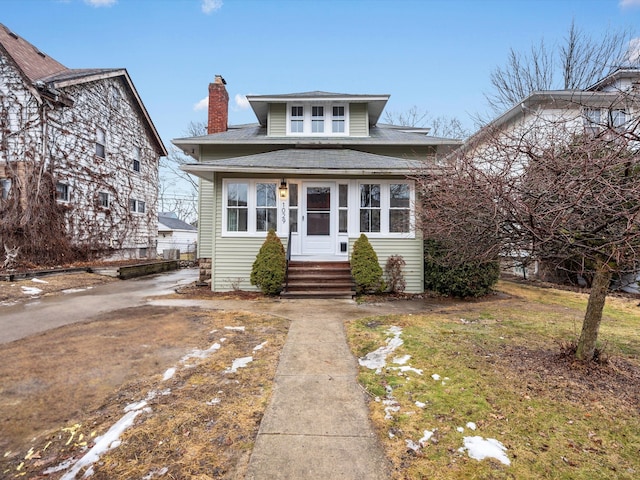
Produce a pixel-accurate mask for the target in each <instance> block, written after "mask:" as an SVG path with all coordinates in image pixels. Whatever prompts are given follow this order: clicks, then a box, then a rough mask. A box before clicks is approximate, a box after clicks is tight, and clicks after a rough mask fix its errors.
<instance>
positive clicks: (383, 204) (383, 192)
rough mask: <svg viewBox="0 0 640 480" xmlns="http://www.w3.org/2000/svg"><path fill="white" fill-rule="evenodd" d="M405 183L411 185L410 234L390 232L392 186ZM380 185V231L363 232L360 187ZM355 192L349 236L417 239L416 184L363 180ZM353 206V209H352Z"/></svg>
mask: <svg viewBox="0 0 640 480" xmlns="http://www.w3.org/2000/svg"><path fill="white" fill-rule="evenodd" d="M398 183H404V184H407V185H409V231H408V232H390V231H389V211H390V207H391V185H392V184H394V185H395V184H398ZM372 184H375V185H380V231H379V232H361V231H360V186H361V185H372ZM354 190H355V192H354V194H353V195H352V196H351V198H350V200H354V201H353V202H352V203H350V207H349V210H351V217H350V219H349V225H350V226H353V228H350V230H349V235H350V236H353V235H354V234H356V235H360V234H361V233H364V234H365V235H366V236H367V237H369V238H415V236H416V231H415V183H414V182H413V181H411V180H406V179H398V180H380V179H375V178H372V179H362V180H358V181H357V182H356V188H355V189H354ZM351 205H353V208H352V207H351Z"/></svg>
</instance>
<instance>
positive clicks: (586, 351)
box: [576, 262, 611, 361]
mask: <svg viewBox="0 0 640 480" xmlns="http://www.w3.org/2000/svg"><path fill="white" fill-rule="evenodd" d="M610 282H611V270H610V269H609V268H608V267H607V264H606V263H604V262H599V263H598V265H597V268H596V272H595V275H594V276H593V282H592V284H591V293H590V294H589V302H588V303H587V312H586V313H585V315H584V322H583V323H582V333H581V334H580V340H578V348H577V350H576V357H577V358H578V360H582V361H590V360H593V356H594V354H595V351H596V341H597V340H598V331H599V330H600V321H601V320H602V310H603V308H604V302H605V300H606V299H607V292H608V291H609V283H610Z"/></svg>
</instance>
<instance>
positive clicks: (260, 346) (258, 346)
mask: <svg viewBox="0 0 640 480" xmlns="http://www.w3.org/2000/svg"><path fill="white" fill-rule="evenodd" d="M266 344H267V342H262V343H261V344H260V345H256V346H255V347H253V351H254V352H257V351H258V350H262V349H263V348H264V346H265V345H266Z"/></svg>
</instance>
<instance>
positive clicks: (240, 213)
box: [226, 183, 249, 232]
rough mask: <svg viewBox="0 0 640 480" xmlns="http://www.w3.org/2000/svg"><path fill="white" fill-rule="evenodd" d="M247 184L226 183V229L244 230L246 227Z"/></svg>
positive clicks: (230, 230) (233, 230)
mask: <svg viewBox="0 0 640 480" xmlns="http://www.w3.org/2000/svg"><path fill="white" fill-rule="evenodd" d="M248 187H249V186H248V185H247V184H246V183H228V184H227V202H226V204H227V231H229V232H246V231H247V227H248V212H249V210H248V206H249V203H248V197H247V193H248Z"/></svg>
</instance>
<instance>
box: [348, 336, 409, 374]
mask: <svg viewBox="0 0 640 480" xmlns="http://www.w3.org/2000/svg"><path fill="white" fill-rule="evenodd" d="M386 333H389V334H391V335H393V336H392V337H389V338H387V339H386V340H385V343H386V345H385V346H384V347H380V348H378V349H377V350H374V351H373V352H369V353H367V354H366V355H365V356H364V357H362V358H359V359H358V363H359V364H360V365H362V366H363V367H366V368H369V369H371V370H375V371H376V373H380V372H381V371H382V367H384V366H385V365H386V364H387V356H389V355H391V354H392V353H393V352H394V350H396V349H397V348H398V347H400V346H401V345H402V344H403V343H404V341H403V340H402V339H401V338H400V334H402V328H400V327H396V326H391V327H389V329H388V330H387V332H386Z"/></svg>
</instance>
